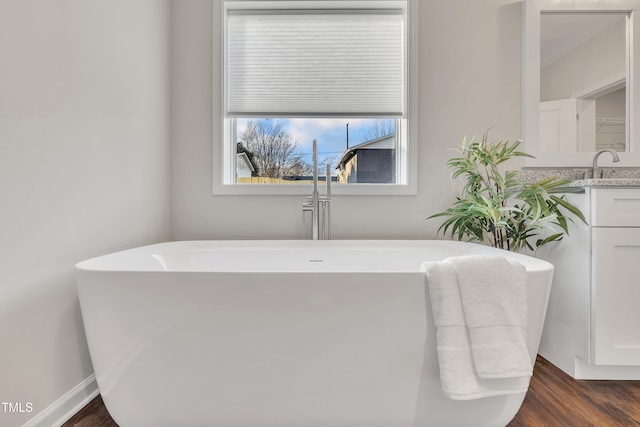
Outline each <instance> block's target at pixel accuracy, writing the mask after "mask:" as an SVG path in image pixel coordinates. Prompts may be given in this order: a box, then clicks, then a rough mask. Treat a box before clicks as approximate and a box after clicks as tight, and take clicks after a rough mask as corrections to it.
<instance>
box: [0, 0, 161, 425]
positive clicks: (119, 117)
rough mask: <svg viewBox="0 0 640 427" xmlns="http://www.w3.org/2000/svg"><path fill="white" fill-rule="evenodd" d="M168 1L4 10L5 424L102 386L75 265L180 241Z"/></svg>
mask: <svg viewBox="0 0 640 427" xmlns="http://www.w3.org/2000/svg"><path fill="white" fill-rule="evenodd" d="M169 25H170V22H169V2H168V1H158V0H137V1H133V2H132V1H129V0H109V1H106V0H105V1H100V0H57V1H48V0H2V1H1V2H0V265H1V268H0V336H1V340H0V401H3V402H22V403H23V408H24V404H25V403H26V402H31V403H32V407H33V411H32V412H31V413H22V414H11V413H6V412H4V411H3V408H2V407H0V425H2V426H9V427H10V426H20V425H23V424H24V423H25V422H26V421H27V420H29V419H31V418H33V417H34V416H36V415H37V414H38V413H40V412H41V411H43V410H44V409H45V408H47V407H48V406H49V405H50V404H51V403H53V402H54V401H56V400H57V399H58V398H60V397H61V396H63V395H64V393H66V392H68V391H69V390H70V389H72V388H73V387H74V386H76V385H77V384H79V383H80V382H82V381H83V380H84V379H85V378H87V377H89V376H90V375H91V374H92V372H93V369H92V366H91V362H90V360H89V355H88V352H87V345H86V342H85V338H84V331H83V328H82V320H81V315H80V311H79V306H78V301H77V295H76V288H75V281H74V277H73V265H74V264H75V263H76V262H78V261H80V260H82V259H85V258H89V257H92V256H96V255H99V254H103V253H106V252H110V251H113V250H117V249H122V248H126V247H131V246H135V245H141V244H146V243H150V242H157V241H161V240H166V239H168V237H169V160H168V152H169V111H170V109H169V83H170V82H169V34H170V32H169Z"/></svg>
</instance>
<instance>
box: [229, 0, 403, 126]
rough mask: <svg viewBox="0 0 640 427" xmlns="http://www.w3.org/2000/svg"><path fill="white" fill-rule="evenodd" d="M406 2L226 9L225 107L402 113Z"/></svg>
mask: <svg viewBox="0 0 640 427" xmlns="http://www.w3.org/2000/svg"><path fill="white" fill-rule="evenodd" d="M329 3H330V2H329ZM397 3H401V4H404V2H397ZM404 10H405V9H404V8H400V9H398V8H393V9H331V10H323V9H313V10H303V9H286V10H282V9H270V10H264V9H261V10H242V9H229V10H228V11H227V22H226V25H227V31H226V37H227V40H226V50H225V56H226V58H225V67H226V69H225V81H226V87H225V90H226V113H227V115H228V116H229V117H311V116H315V117H322V116H361V117H367V116H375V117H401V116H402V115H403V113H404V111H405V80H406V77H405V74H406V73H405V69H406V59H405V58H406V54H405V51H406V42H405V39H406V37H405V25H404V20H405V13H404Z"/></svg>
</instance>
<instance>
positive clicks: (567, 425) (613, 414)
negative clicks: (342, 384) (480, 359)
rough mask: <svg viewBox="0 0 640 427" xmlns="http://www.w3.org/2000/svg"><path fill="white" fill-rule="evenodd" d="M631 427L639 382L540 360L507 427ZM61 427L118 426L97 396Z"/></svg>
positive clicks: (637, 412) (639, 419)
mask: <svg viewBox="0 0 640 427" xmlns="http://www.w3.org/2000/svg"><path fill="white" fill-rule="evenodd" d="M633 426H640V381H576V380H574V379H572V378H571V377H569V376H568V375H567V374H565V373H564V372H562V371H561V370H559V369H558V368H556V367H555V366H554V365H552V364H551V363H549V362H548V361H547V360H545V359H544V358H542V357H540V356H538V359H537V361H536V365H535V369H534V375H533V378H532V379H531V386H530V387H529V392H528V393H527V396H526V398H525V399H524V403H523V404H522V407H521V408H520V412H518V415H516V417H515V418H514V419H513V421H511V423H509V425H508V427H633ZM62 427H118V425H117V424H116V423H115V422H114V421H113V420H112V419H111V417H110V416H109V413H108V412H107V410H106V409H105V407H104V404H103V403H102V399H101V398H100V396H98V397H97V398H96V399H94V400H93V401H92V402H91V403H89V404H88V405H87V406H86V407H85V408H83V409H82V410H81V411H80V412H78V413H77V414H76V415H74V416H73V418H71V419H70V420H69V421H67V422H66V423H65V424H64V425H63V426H62ZM176 427H179V426H176ZM473 427H482V426H473Z"/></svg>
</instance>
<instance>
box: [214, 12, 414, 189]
mask: <svg viewBox="0 0 640 427" xmlns="http://www.w3.org/2000/svg"><path fill="white" fill-rule="evenodd" d="M327 1H339V2H340V3H341V4H342V5H347V6H350V7H353V8H362V7H366V6H365V5H366V4H371V0H349V1H342V0H324V1H316V0H307V1H306V2H305V5H306V4H308V7H309V8H311V9H313V8H314V7H315V8H317V7H318V5H319V4H320V3H326V2H327ZM233 2H234V0H231V1H229V0H227V1H226V2H222V1H221V2H219V4H220V6H219V8H215V7H214V20H213V22H214V25H213V27H214V34H213V39H214V53H213V63H214V66H215V64H217V63H218V62H219V64H218V66H219V67H220V68H219V69H218V70H217V71H218V72H219V73H217V72H214V73H213V76H214V81H213V89H214V94H213V102H214V107H215V108H214V109H213V112H214V117H213V123H214V126H213V131H214V140H213V159H212V160H213V163H212V166H213V168H212V169H213V174H212V175H213V194H216V195H263V196H264V195H307V194H308V193H309V192H310V191H311V188H312V184H295V185H294V184H291V185H284V184H237V183H235V160H236V144H235V135H234V134H233V133H234V132H235V131H236V126H235V119H233V118H228V117H225V108H224V105H223V104H224V90H225V88H224V44H225V37H226V35H225V28H226V25H225V20H226V16H227V14H226V5H227V4H229V3H231V4H232V3H233ZM286 2H287V0H284V1H280V2H279V3H283V4H286ZM216 3H218V2H216ZM237 3H238V4H247V5H248V4H249V3H251V2H247V1H246V0H237ZM377 3H381V2H379V1H378V2H377ZM383 3H384V2H383ZM389 3H390V4H392V3H393V2H389ZM297 6H299V2H298V3H297ZM215 9H218V10H215ZM417 19H418V1H417V0H407V15H406V23H407V26H408V28H407V30H406V31H407V33H406V39H407V46H406V49H407V70H406V77H405V78H406V80H407V81H406V111H405V114H404V116H403V117H402V118H399V119H398V120H397V124H399V126H397V127H396V135H397V142H396V144H397V145H396V149H397V150H398V152H399V153H400V155H397V156H396V162H397V164H396V170H397V171H398V172H397V177H398V178H399V179H398V178H397V179H396V181H397V182H396V183H393V184H391V183H390V184H374V183H366V184H365V183H363V184H357V183H353V184H343V185H333V186H332V188H331V191H332V194H334V195H400V196H402V195H415V194H417V175H418V174H417V164H418V162H417V151H418V143H417V110H418V108H417V104H418V99H417V92H418V57H417V53H418V49H417V39H418V30H417ZM216 24H217V25H216ZM216 103H217V104H216ZM347 120H348V118H347ZM216 125H217V126H216Z"/></svg>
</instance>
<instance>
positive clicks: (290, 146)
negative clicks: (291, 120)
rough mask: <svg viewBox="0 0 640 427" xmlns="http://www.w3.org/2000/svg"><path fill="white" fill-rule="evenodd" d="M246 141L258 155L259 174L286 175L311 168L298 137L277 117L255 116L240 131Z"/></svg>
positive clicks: (250, 149) (299, 173) (303, 172)
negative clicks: (260, 117) (302, 152)
mask: <svg viewBox="0 0 640 427" xmlns="http://www.w3.org/2000/svg"><path fill="white" fill-rule="evenodd" d="M240 141H241V142H242V145H243V146H244V147H245V148H246V149H247V150H248V151H250V152H251V153H253V155H254V157H253V159H252V161H253V162H254V163H255V165H256V166H257V170H258V171H259V176H263V177H269V178H280V179H282V178H285V177H288V176H296V175H303V174H305V173H307V172H308V171H309V169H310V168H309V165H308V164H307V163H306V162H305V161H304V159H303V157H302V154H301V153H300V151H299V149H298V143H297V142H296V141H294V140H293V139H292V137H291V135H289V134H288V133H287V132H286V131H285V130H284V129H283V128H282V126H281V125H280V123H278V121H277V120H271V119H260V120H251V121H249V122H248V123H247V125H246V127H245V128H244V130H243V131H242V133H241V134H240Z"/></svg>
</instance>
